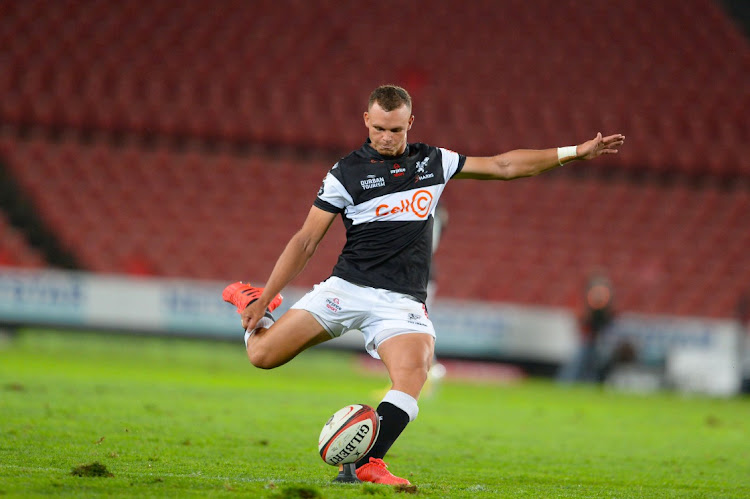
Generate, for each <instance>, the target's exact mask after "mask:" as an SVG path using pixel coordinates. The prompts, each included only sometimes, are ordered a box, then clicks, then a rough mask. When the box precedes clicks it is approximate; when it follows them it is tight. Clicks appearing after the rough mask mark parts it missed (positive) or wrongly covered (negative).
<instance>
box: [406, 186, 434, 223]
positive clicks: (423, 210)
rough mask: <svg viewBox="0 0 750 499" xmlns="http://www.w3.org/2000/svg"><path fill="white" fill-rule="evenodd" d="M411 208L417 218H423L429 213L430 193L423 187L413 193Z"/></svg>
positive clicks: (430, 204)
mask: <svg viewBox="0 0 750 499" xmlns="http://www.w3.org/2000/svg"><path fill="white" fill-rule="evenodd" d="M411 206H412V210H414V214H415V215H416V216H418V217H419V218H425V217H426V216H427V215H429V214H430V207H431V206H432V193H431V192H430V191H426V190H424V189H422V190H419V191H417V192H415V193H414V197H413V198H411Z"/></svg>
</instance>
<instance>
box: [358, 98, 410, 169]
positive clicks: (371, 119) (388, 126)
mask: <svg viewBox="0 0 750 499" xmlns="http://www.w3.org/2000/svg"><path fill="white" fill-rule="evenodd" d="M364 118H365V126H366V127H367V129H368V130H369V131H370V142H372V147H373V148H374V149H375V150H376V151H378V152H379V153H380V154H381V155H383V156H399V155H400V154H402V153H403V152H404V150H406V132H408V131H409V129H410V128H411V124H412V122H413V121H414V116H412V115H411V109H409V108H408V107H407V106H406V105H403V106H401V107H399V108H398V109H394V110H393V111H385V110H383V108H382V107H380V104H378V103H377V102H375V103H374V104H373V105H372V107H370V109H369V111H365V115H364Z"/></svg>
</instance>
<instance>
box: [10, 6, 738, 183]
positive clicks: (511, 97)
mask: <svg viewBox="0 0 750 499" xmlns="http://www.w3.org/2000/svg"><path fill="white" fill-rule="evenodd" d="M398 9H399V11H400V12H399V13H400V15H392V16H389V19H388V22H383V19H382V16H380V15H374V14H373V13H370V12H366V11H365V9H363V8H362V5H361V3H360V2H356V1H323V2H302V1H283V0H282V1H276V0H261V1H254V2H252V5H250V4H248V3H246V2H241V1H227V2H218V3H217V2H208V1H195V2H188V3H186V2H182V1H179V0H165V1H161V2H156V3H155V2H149V1H146V0H136V1H132V2H102V3H94V4H91V3H88V2H55V3H54V5H50V3H49V2H45V1H43V0H28V1H24V2H8V3H6V4H4V5H3V15H2V16H0V42H2V46H3V47H4V50H3V55H2V56H1V57H0V93H2V94H3V96H4V98H3V99H2V101H0V120H2V121H4V122H6V123H11V124H15V125H18V126H28V125H37V126H38V125H43V126H47V127H55V128H65V127H74V128H78V129H86V130H105V131H110V132H115V133H122V132H134V133H146V134H166V135H173V136H193V137H213V138H223V139H229V140H235V141H252V142H259V143H274V144H292V145H297V146H299V145H303V146H312V147H324V148H334V149H337V150H341V151H342V152H343V151H345V150H349V149H351V148H353V147H356V146H357V145H358V144H359V143H360V142H361V140H362V128H361V127H362V125H361V111H362V110H363V108H364V105H365V99H366V97H367V93H368V92H369V91H370V90H371V89H372V88H373V87H374V86H375V85H377V84H380V83H382V82H386V81H387V82H391V81H392V82H396V83H402V84H404V85H407V86H408V87H409V88H410V89H411V90H412V91H413V92H414V94H415V98H416V102H415V113H416V115H417V122H416V123H415V129H414V132H413V133H414V138H415V139H418V140H421V141H424V142H428V143H432V144H439V145H445V146H448V147H451V148H453V149H455V150H459V151H461V152H467V153H471V154H478V153H491V152H499V151H502V150H505V149H508V148H513V147H521V146H523V147H542V146H548V145H555V144H559V143H573V142H577V141H581V140H584V139H585V138H587V137H589V135H591V134H593V133H595V132H596V131H599V130H602V131H604V132H607V131H612V132H614V131H621V132H623V133H625V135H626V136H627V137H628V149H627V154H623V156H621V157H619V158H617V159H613V160H612V161H611V162H610V164H609V166H611V167H617V168H620V169H622V168H627V169H636V170H656V171H662V170H665V169H666V170H671V171H678V172H686V173H689V174H698V175H705V174H706V173H710V174H711V175H724V176H726V175H734V174H737V173H742V174H744V175H750V164H749V163H748V162H747V160H746V158H747V156H748V155H747V144H748V143H749V142H750V140H749V139H750V128H749V124H748V120H747V114H748V110H749V109H750V90H748V88H750V85H748V81H750V45H749V44H748V41H747V40H746V39H745V38H744V37H743V35H742V33H741V32H740V31H739V30H738V29H737V28H736V26H735V25H734V24H733V23H732V22H731V21H730V20H729V19H728V18H727V16H726V15H725V14H724V12H722V11H721V10H720V7H719V4H718V3H717V2H713V1H711V0H696V1H692V2H681V1H679V0H668V1H661V2H653V1H649V0H633V1H630V2H627V3H624V4H618V5H617V7H616V8H614V7H613V6H612V5H610V4H607V3H600V4H596V5H594V4H591V3H580V2H560V1H554V0H536V1H532V2H528V1H521V0H512V1H506V2H494V1H491V0H483V1H482V0H477V1H473V2H468V3H467V2H463V1H459V0H449V1H445V2H439V3H436V2H430V1H427V0H419V1H415V2H409V3H408V4H402V5H399V6H398ZM613 10H616V12H613ZM540 12H544V16H543V19H544V21H543V22H541V18H540V15H539V13H540ZM572 26H574V28H573V27H572ZM49 40H54V41H55V42H54V43H49Z"/></svg>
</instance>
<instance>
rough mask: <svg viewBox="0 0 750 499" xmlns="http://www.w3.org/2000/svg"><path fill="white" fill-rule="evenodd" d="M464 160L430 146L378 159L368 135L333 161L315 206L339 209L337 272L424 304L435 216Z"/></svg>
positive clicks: (330, 210) (422, 146) (363, 283)
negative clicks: (341, 238)
mask: <svg viewBox="0 0 750 499" xmlns="http://www.w3.org/2000/svg"><path fill="white" fill-rule="evenodd" d="M465 161H466V157H465V156H463V155H460V154H458V153H455V152H453V151H449V150H447V149H443V148H438V147H432V146H428V145H426V144H420V143H415V144H408V146H407V148H406V150H405V151H404V154H402V155H401V156H399V157H395V158H391V157H384V156H381V155H380V154H379V153H378V152H377V151H376V150H375V149H373V147H372V146H371V145H370V141H369V139H368V140H367V142H365V144H364V145H363V146H362V147H361V148H360V149H358V150H356V151H354V152H352V153H351V154H349V155H348V156H346V157H345V158H343V159H341V160H340V161H339V162H338V163H336V164H335V165H334V166H333V168H331V170H330V171H329V172H328V175H326V177H325V179H324V180H323V185H322V186H321V188H320V191H319V192H318V197H317V199H316V200H315V203H314V204H315V206H316V207H318V208H320V209H322V210H325V211H328V212H331V213H341V217H342V219H343V221H344V226H345V227H346V244H345V245H344V249H343V250H342V252H341V255H340V256H339V260H338V262H337V263H336V266H335V267H334V268H333V273H332V275H334V276H337V277H340V278H342V279H346V280H347V281H349V282H352V283H354V284H360V285H363V286H370V287H374V288H381V289H388V290H391V291H396V292H399V293H404V294H407V295H410V296H413V297H414V298H416V299H417V300H419V301H421V302H424V301H425V300H426V297H427V292H426V287H427V281H428V278H429V274H430V265H431V262H432V224H433V219H434V217H433V213H434V211H435V207H436V206H437V203H438V199H439V198H440V195H441V194H442V192H443V189H444V188H445V184H446V183H447V182H448V180H449V179H450V178H451V177H453V176H454V175H455V174H456V173H458V172H460V171H461V168H463V165H464V162H465Z"/></svg>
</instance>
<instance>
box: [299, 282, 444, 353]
mask: <svg viewBox="0 0 750 499" xmlns="http://www.w3.org/2000/svg"><path fill="white" fill-rule="evenodd" d="M292 308H296V309H301V310H307V311H308V312H310V313H311V314H312V315H313V317H315V319H316V320H317V321H318V322H319V323H320V325H321V326H323V328H325V330H326V331H328V334H330V335H331V338H338V337H339V336H341V335H342V334H344V333H345V332H347V331H349V330H352V329H358V330H360V331H361V332H362V334H363V335H364V337H365V349H366V350H367V353H369V354H370V355H372V356H373V357H375V358H376V359H379V358H380V356H379V355H378V347H379V346H380V344H381V343H383V342H384V341H386V340H388V339H390V338H393V337H394V336H399V335H402V334H408V333H425V334H429V335H430V336H432V337H433V338H434V337H435V328H434V327H433V326H432V321H430V319H428V318H427V313H426V312H425V306H424V305H423V304H422V303H420V302H418V301H416V300H415V299H414V298H412V297H410V296H408V295H405V294H402V293H397V292H395V291H388V290H387V289H378V288H370V287H367V286H359V285H357V284H352V283H350V282H348V281H345V280H344V279H341V278H339V277H329V278H328V279H326V280H325V281H323V282H321V283H320V284H317V285H315V286H314V287H313V289H312V291H310V292H309V293H307V294H306V295H305V296H303V297H302V298H301V299H300V300H299V301H298V302H297V303H295V304H294V305H293V306H292Z"/></svg>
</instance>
